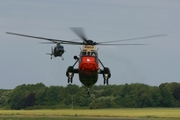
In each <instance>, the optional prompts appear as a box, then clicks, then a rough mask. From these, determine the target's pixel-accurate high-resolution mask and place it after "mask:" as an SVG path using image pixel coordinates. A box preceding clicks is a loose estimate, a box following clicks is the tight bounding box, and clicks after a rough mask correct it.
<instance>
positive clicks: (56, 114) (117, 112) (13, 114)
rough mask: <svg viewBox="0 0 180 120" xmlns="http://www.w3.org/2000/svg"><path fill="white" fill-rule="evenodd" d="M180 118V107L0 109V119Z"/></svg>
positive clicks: (144, 119) (142, 119)
mask: <svg viewBox="0 0 180 120" xmlns="http://www.w3.org/2000/svg"><path fill="white" fill-rule="evenodd" d="M119 118H123V119H126V120H127V119H129V120H130V119H131V120H132V119H138V120H180V108H142V109H127V108H125V109H97V110H89V109H87V110H0V120H20V119H21V120H50V119H53V120H71V119H73V120H88V119H89V120H90V119H93V120H94V119H96V120H99V119H101V120H103V119H111V120H113V119H119Z"/></svg>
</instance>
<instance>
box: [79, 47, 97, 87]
mask: <svg viewBox="0 0 180 120" xmlns="http://www.w3.org/2000/svg"><path fill="white" fill-rule="evenodd" d="M98 70H99V64H98V55H97V52H96V50H95V48H93V49H92V48H91V49H89V48H88V49H85V48H83V50H82V51H81V53H80V57H79V80H80V81H81V83H82V84H83V85H85V86H86V87H88V88H90V87H91V86H93V85H94V84H95V83H96V82H97V80H98Z"/></svg>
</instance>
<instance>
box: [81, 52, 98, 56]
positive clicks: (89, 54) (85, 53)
mask: <svg viewBox="0 0 180 120" xmlns="http://www.w3.org/2000/svg"><path fill="white" fill-rule="evenodd" d="M81 55H82V56H97V53H96V52H95V51H88V52H86V51H82V52H81Z"/></svg>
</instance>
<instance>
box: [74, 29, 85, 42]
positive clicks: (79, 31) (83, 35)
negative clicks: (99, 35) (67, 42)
mask: <svg viewBox="0 0 180 120" xmlns="http://www.w3.org/2000/svg"><path fill="white" fill-rule="evenodd" d="M71 30H72V31H73V32H74V33H75V34H76V35H78V36H79V37H80V38H81V39H82V40H83V41H84V42H85V43H87V38H86V36H85V33H84V30H83V28H81V27H71Z"/></svg>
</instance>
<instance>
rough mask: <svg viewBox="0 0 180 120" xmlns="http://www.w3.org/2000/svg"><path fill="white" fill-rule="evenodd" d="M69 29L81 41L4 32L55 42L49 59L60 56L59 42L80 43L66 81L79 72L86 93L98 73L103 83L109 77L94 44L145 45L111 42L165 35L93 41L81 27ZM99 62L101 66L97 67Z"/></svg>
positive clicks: (107, 80) (109, 73)
mask: <svg viewBox="0 0 180 120" xmlns="http://www.w3.org/2000/svg"><path fill="white" fill-rule="evenodd" d="M71 30H72V31H73V32H74V33H75V34H76V35H77V36H79V38H80V39H81V40H82V42H77V41H67V40H59V39H51V38H44V37H36V36H30V35H24V34H18V33H12V32H6V33H7V34H12V35H18V36H23V37H30V38H36V39H42V40H47V41H50V42H51V43H55V44H56V46H55V47H54V48H51V53H47V54H49V55H51V59H52V56H54V57H62V55H63V53H64V52H65V50H64V47H63V46H62V45H61V44H70V45H82V49H81V51H80V54H79V56H74V59H75V60H76V61H75V63H74V64H73V65H72V66H69V67H68V68H67V70H66V76H67V77H68V83H72V82H73V77H74V74H79V80H80V82H81V83H82V84H83V85H84V86H86V87H87V89H88V90H87V93H88V94H89V92H90V90H89V89H90V88H91V87H92V86H93V85H94V84H95V83H96V82H97V80H98V74H102V76H103V79H104V81H103V83H104V84H109V78H110V77H111V72H110V69H109V68H108V67H105V66H104V65H103V63H102V62H101V60H100V59H99V58H98V52H97V49H96V45H106V46H107V45H145V44H112V43H113V42H122V41H129V40H138V39H145V38H153V37H160V36H165V35H164V34H159V35H152V36H145V37H139V38H131V39H123V40H115V41H105V42H94V41H93V40H89V39H87V37H86V36H85V34H84V31H83V29H82V28H79V27H73V28H71ZM46 43H49V42H46ZM62 59H63V57H62ZM78 62H79V65H78V68H74V67H75V65H76V64H77V63H78ZM99 63H100V64H101V66H102V68H100V67H99Z"/></svg>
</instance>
